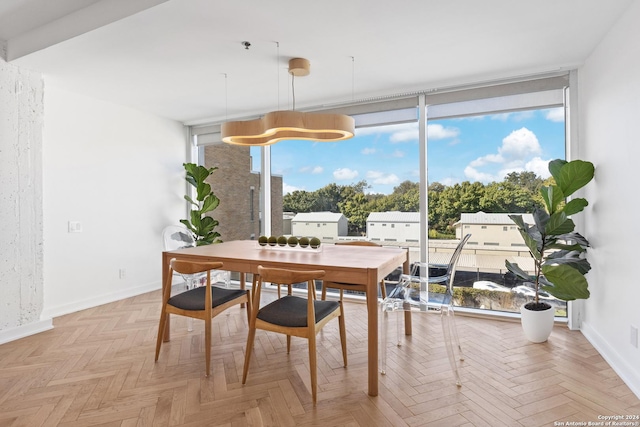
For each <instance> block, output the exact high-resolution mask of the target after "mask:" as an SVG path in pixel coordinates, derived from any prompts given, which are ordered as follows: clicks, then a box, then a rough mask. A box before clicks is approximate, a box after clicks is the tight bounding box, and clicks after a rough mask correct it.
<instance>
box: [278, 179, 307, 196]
mask: <svg viewBox="0 0 640 427" xmlns="http://www.w3.org/2000/svg"><path fill="white" fill-rule="evenodd" d="M299 190H304V188H298V187H294V186H293V185H289V184H287V183H286V182H283V183H282V194H289V193H293V192H294V191H299Z"/></svg>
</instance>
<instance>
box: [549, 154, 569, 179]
mask: <svg viewBox="0 0 640 427" xmlns="http://www.w3.org/2000/svg"><path fill="white" fill-rule="evenodd" d="M567 163H569V162H567V161H566V160H562V159H555V160H552V161H550V162H549V172H550V173H551V176H552V177H553V178H554V179H555V180H556V182H557V178H556V177H557V176H558V175H560V170H561V169H562V167H563V166H564V165H566V164H567Z"/></svg>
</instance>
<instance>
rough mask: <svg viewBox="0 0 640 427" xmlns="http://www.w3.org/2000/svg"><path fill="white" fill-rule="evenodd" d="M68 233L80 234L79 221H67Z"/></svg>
mask: <svg viewBox="0 0 640 427" xmlns="http://www.w3.org/2000/svg"><path fill="white" fill-rule="evenodd" d="M68 230H69V233H82V223H81V222H80V221H69V223H68Z"/></svg>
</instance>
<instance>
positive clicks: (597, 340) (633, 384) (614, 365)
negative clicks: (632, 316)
mask: <svg viewBox="0 0 640 427" xmlns="http://www.w3.org/2000/svg"><path fill="white" fill-rule="evenodd" d="M580 331H581V332H582V335H584V336H585V338H586V339H587V341H589V342H590V343H591V345H592V346H593V347H594V348H595V349H596V350H597V351H598V353H600V355H601V356H602V357H603V358H604V360H605V361H606V362H607V363H608V364H609V366H611V369H613V370H614V371H615V372H616V374H618V376H619V377H620V378H621V379H622V381H624V383H625V384H626V385H627V386H628V387H629V388H630V389H631V391H632V392H633V393H634V394H635V395H636V396H637V397H638V399H640V374H638V372H637V371H634V369H633V368H632V366H631V365H630V364H629V363H628V362H627V361H626V360H625V359H624V358H623V357H622V356H620V355H619V354H618V353H617V352H616V351H615V349H614V347H613V346H612V345H611V344H609V343H608V342H607V340H606V339H605V338H604V337H603V336H602V335H600V334H599V333H598V332H597V331H596V330H595V329H593V328H592V327H591V325H589V323H587V322H585V321H584V320H583V321H582V325H581V326H580Z"/></svg>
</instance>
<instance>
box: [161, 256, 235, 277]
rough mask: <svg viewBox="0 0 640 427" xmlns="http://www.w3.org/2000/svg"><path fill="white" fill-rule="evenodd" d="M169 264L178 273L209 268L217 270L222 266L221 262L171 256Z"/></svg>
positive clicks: (189, 272) (202, 271)
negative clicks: (179, 258)
mask: <svg viewBox="0 0 640 427" xmlns="http://www.w3.org/2000/svg"><path fill="white" fill-rule="evenodd" d="M169 266H170V267H171V269H172V270H173V271H175V272H176V273H180V274H196V273H204V272H207V271H210V270H219V269H220V268H221V267H222V263H221V262H199V261H185V260H178V259H176V258H173V259H172V260H171V261H169Z"/></svg>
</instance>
